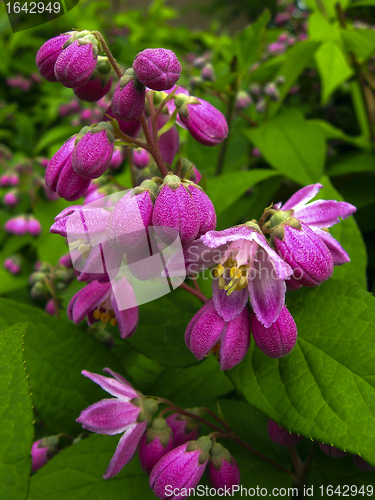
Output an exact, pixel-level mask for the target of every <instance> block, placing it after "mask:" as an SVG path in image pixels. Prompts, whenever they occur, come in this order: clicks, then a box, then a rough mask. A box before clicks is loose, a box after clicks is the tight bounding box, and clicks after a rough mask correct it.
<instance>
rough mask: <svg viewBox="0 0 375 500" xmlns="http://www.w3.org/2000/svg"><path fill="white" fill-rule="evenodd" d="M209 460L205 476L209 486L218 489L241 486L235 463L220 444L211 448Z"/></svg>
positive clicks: (238, 471)
mask: <svg viewBox="0 0 375 500" xmlns="http://www.w3.org/2000/svg"><path fill="white" fill-rule="evenodd" d="M210 455H211V460H210V462H209V464H208V467H207V475H208V479H209V481H210V484H211V486H213V487H214V488H215V489H216V490H217V489H219V488H225V487H227V488H229V489H230V488H232V487H233V486H239V485H240V484H241V482H240V481H241V475H240V470H239V468H238V465H237V464H236V461H235V460H234V458H233V457H232V455H231V454H230V453H229V451H228V450H227V449H226V448H224V446H222V445H221V444H220V443H215V444H214V445H212V448H211V452H210Z"/></svg>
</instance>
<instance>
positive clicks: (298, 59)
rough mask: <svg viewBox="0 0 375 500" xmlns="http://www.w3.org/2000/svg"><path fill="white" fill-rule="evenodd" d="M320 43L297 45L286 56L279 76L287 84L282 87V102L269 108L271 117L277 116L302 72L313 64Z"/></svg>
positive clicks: (275, 103) (311, 42)
mask: <svg viewBox="0 0 375 500" xmlns="http://www.w3.org/2000/svg"><path fill="white" fill-rule="evenodd" d="M319 45H320V42H317V41H315V40H306V41H304V42H301V43H296V45H294V46H293V47H291V48H290V49H289V50H288V51H287V53H286V54H285V57H286V60H285V63H284V64H283V65H282V66H281V68H280V69H278V72H277V74H279V75H282V76H283V77H284V78H285V83H284V85H282V86H281V87H280V100H279V101H277V102H272V103H271V104H270V108H269V114H270V116H273V115H275V114H276V112H277V111H278V109H279V108H280V107H281V105H282V103H283V102H284V99H285V98H286V96H287V95H288V94H289V90H290V89H291V87H293V85H294V84H295V82H296V81H297V79H298V77H299V75H300V74H301V73H302V71H303V70H304V69H305V68H306V67H308V66H309V65H310V64H311V62H312V57H313V55H314V53H315V51H316V50H317V48H318V47H319Z"/></svg>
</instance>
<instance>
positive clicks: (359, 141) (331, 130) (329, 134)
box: [308, 119, 371, 151]
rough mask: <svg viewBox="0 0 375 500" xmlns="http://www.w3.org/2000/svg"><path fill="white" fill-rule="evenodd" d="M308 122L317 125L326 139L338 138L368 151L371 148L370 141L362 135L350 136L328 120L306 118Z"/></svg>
mask: <svg viewBox="0 0 375 500" xmlns="http://www.w3.org/2000/svg"><path fill="white" fill-rule="evenodd" d="M308 122H309V123H311V124H312V125H318V126H319V128H320V130H321V131H322V132H323V134H324V138H325V139H326V140H328V139H340V140H343V141H345V142H348V143H349V144H353V146H356V147H357V148H361V149H368V150H369V151H370V150H371V144H370V141H368V140H367V139H366V138H365V137H363V136H356V137H352V136H350V135H347V134H346V133H345V132H344V131H343V130H341V129H340V128H337V127H335V126H334V125H332V124H331V123H329V122H326V121H325V120H319V119H314V120H308Z"/></svg>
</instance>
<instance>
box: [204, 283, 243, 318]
mask: <svg viewBox="0 0 375 500" xmlns="http://www.w3.org/2000/svg"><path fill="white" fill-rule="evenodd" d="M227 281H228V283H229V280H227ZM248 297H249V290H248V289H247V288H243V289H242V290H235V291H234V292H232V293H231V294H230V295H228V291H227V290H224V289H220V288H219V280H218V279H217V278H214V279H213V280H212V299H213V302H214V306H215V309H216V311H217V312H218V313H219V314H220V316H221V317H222V318H223V319H224V321H231V320H232V319H234V318H235V317H236V316H238V314H240V312H241V311H242V310H243V308H244V307H245V306H246V304H247V299H248Z"/></svg>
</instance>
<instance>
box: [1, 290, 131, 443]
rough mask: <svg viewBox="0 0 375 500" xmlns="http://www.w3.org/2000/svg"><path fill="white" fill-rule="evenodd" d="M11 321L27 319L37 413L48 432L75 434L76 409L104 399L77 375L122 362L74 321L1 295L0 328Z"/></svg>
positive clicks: (27, 350) (27, 355) (28, 357)
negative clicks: (2, 297)
mask: <svg viewBox="0 0 375 500" xmlns="http://www.w3.org/2000/svg"><path fill="white" fill-rule="evenodd" d="M15 321H17V322H19V321H27V322H28V323H29V326H28V329H27V332H26V335H25V359H26V366H27V371H28V374H29V376H30V386H31V388H32V393H33V402H34V406H35V409H36V411H37V412H38V414H39V416H40V418H41V419H42V421H43V423H44V424H45V426H46V428H47V429H48V431H49V432H50V433H51V434H57V433H59V432H66V433H67V434H72V435H74V434H77V433H78V432H80V430H81V426H80V425H79V424H77V423H76V421H75V419H76V418H78V416H79V413H80V411H82V410H83V409H84V408H86V407H87V406H89V405H90V404H92V403H94V402H96V401H98V400H100V399H103V397H106V396H105V394H106V393H104V392H103V390H102V389H100V387H98V386H97V385H96V384H94V383H93V382H91V381H90V380H88V379H86V378H85V377H83V376H82V375H81V371H82V370H84V369H85V370H88V371H91V372H96V373H101V372H102V370H103V368H105V367H109V368H111V369H112V370H114V371H118V372H121V365H120V363H119V362H118V361H117V359H116V358H115V357H114V356H112V355H111V354H110V353H109V352H108V350H107V348H106V347H105V346H104V345H103V344H100V343H99V342H98V341H96V340H95V339H94V338H92V337H89V336H88V335H87V334H85V333H84V332H83V331H82V330H81V329H80V328H78V327H77V326H75V325H74V324H73V323H71V322H69V321H65V320H59V319H57V318H55V317H52V316H49V315H48V314H46V313H44V312H43V311H41V310H40V309H35V308H33V307H30V306H27V305H25V304H21V303H18V302H14V301H12V300H7V299H0V327H1V328H4V327H5V328H6V327H8V326H10V325H13V324H14V323H15Z"/></svg>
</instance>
